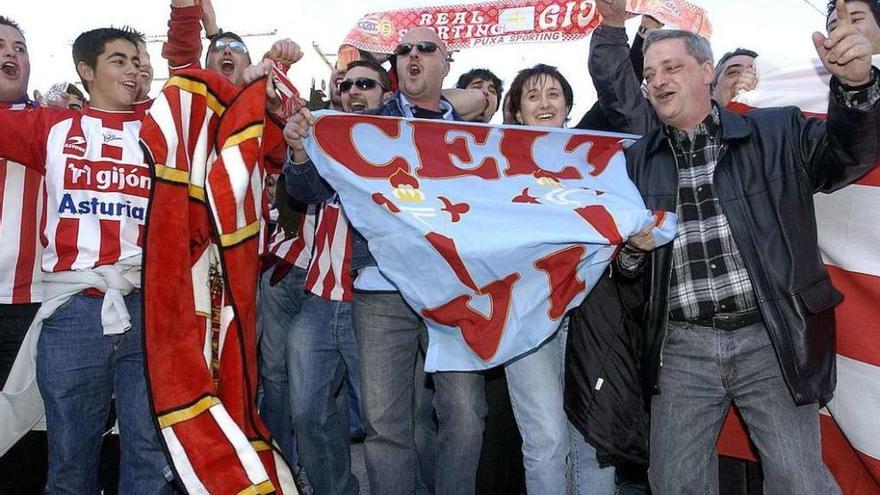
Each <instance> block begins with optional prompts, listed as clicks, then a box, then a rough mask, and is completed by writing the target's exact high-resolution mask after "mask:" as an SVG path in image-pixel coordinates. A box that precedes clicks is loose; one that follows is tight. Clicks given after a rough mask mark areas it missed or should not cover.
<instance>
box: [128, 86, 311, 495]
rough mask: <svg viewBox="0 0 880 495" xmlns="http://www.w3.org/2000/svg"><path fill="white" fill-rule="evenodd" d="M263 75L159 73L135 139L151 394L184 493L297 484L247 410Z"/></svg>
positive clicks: (284, 489) (253, 381)
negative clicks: (148, 189) (144, 155)
mask: <svg viewBox="0 0 880 495" xmlns="http://www.w3.org/2000/svg"><path fill="white" fill-rule="evenodd" d="M264 105H265V81H257V82H255V83H254V84H251V85H250V86H248V87H246V88H244V89H241V90H240V91H239V89H238V88H236V87H234V86H232V85H231V84H229V83H228V82H227V81H226V80H225V79H224V78H223V77H222V76H220V75H219V74H215V73H212V72H204V71H183V72H179V73H177V74H176V75H175V76H174V77H172V78H171V79H169V81H168V82H167V83H166V85H165V88H164V89H163V91H162V94H161V95H160V96H159V97H158V98H157V99H156V101H155V103H154V104H153V106H152V109H151V111H150V115H149V116H148V117H147V119H146V120H145V121H144V125H143V130H142V132H141V139H142V141H143V142H144V144H145V147H146V148H147V149H148V151H149V152H148V156H149V161H150V162H151V163H152V164H153V165H152V166H153V170H154V175H155V182H154V187H153V191H152V197H151V206H150V213H149V216H148V222H147V235H146V246H145V259H144V301H145V334H146V337H145V338H146V347H145V349H146V361H147V370H148V378H149V383H150V392H151V399H152V404H153V409H154V412H155V414H156V421H157V422H158V425H159V427H160V429H161V433H162V435H161V436H162V439H163V441H164V442H165V446H166V449H167V451H168V453H169V455H170V458H171V459H172V462H173V466H174V469H175V472H176V474H177V478H178V479H179V480H180V481H181V482H182V483H183V485H184V486H185V487H186V489H187V491H189V492H190V493H212V494H218V493H230V494H236V493H284V494H290V493H297V490H296V486H295V484H294V482H293V478H292V476H291V473H290V470H289V468H288V467H287V465H286V464H285V463H284V461H283V460H282V459H281V457H280V455H279V453H278V451H277V450H276V449H275V448H273V447H272V441H271V438H270V436H269V432H268V430H267V429H266V427H265V425H264V424H263V422H262V420H261V419H260V417H259V416H258V414H257V410H256V387H257V356H256V291H257V277H258V275H259V255H258V251H259V244H260V242H259V235H260V230H261V228H262V225H263V218H262V216H263V211H264V208H263V201H264V200H263V191H262V188H263V184H264V169H263V165H262V163H261V161H262V157H263V156H264V149H268V148H269V144H270V143H266V142H264V140H263V125H264Z"/></svg>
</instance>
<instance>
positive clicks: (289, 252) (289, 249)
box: [268, 205, 319, 270]
mask: <svg viewBox="0 0 880 495" xmlns="http://www.w3.org/2000/svg"><path fill="white" fill-rule="evenodd" d="M318 208H319V205H308V206H307V207H306V213H305V215H303V216H302V218H301V219H300V223H299V225H298V226H297V232H298V234H297V235H293V236H289V235H287V234H285V232H284V229H282V228H281V225H280V224H279V225H277V226H276V227H275V232H274V233H273V234H272V238H271V239H270V240H269V248H268V249H269V254H271V255H272V256H277V257H278V258H281V259H283V260H284V261H286V262H288V263H290V264H291V265H294V266H296V267H299V268H302V269H303V270H305V269H307V268H308V267H309V261H311V258H312V249H313V246H314V243H315V224H316V221H317V211H318Z"/></svg>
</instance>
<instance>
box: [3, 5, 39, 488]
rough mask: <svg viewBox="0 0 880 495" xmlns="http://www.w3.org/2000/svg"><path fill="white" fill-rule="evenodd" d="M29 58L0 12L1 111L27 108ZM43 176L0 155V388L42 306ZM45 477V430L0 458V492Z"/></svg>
mask: <svg viewBox="0 0 880 495" xmlns="http://www.w3.org/2000/svg"><path fill="white" fill-rule="evenodd" d="M29 75H30V58H29V56H28V49H27V41H25V37H24V33H23V32H22V31H21V29H20V28H19V26H18V24H16V23H15V21H13V20H12V19H8V18H6V17H2V16H0V109H13V110H27V109H30V108H33V107H34V103H33V102H31V101H30V100H28V98H27V85H28V76H29ZM42 190H43V177H42V176H41V175H40V173H39V172H37V171H35V170H31V169H29V168H27V167H25V166H23V165H21V164H20V163H17V162H15V161H11V160H5V159H3V158H0V239H3V242H2V243H0V389H2V388H3V385H4V384H5V383H6V378H7V377H8V376H9V371H10V370H11V369H12V363H13V361H15V356H16V354H17V353H18V350H19V347H20V346H21V342H22V340H23V339H24V336H25V333H27V329H28V327H29V326H30V324H31V321H32V320H33V319H34V315H35V314H36V313H37V309H38V308H39V307H40V301H42V292H41V288H40V255H41V252H42V248H41V246H40V241H39V225H40V224H39V222H40V215H41V211H42V206H43V201H42ZM45 478H46V434H45V433H44V432H38V431H33V432H30V433H28V434H27V435H26V436H25V437H24V438H23V439H22V440H21V441H20V442H19V443H18V444H17V445H16V447H15V448H14V449H13V450H10V451H9V452H7V453H6V455H4V456H3V457H2V458H0V493H22V492H29V493H30V492H38V491H40V490H42V484H43V483H44V481H45Z"/></svg>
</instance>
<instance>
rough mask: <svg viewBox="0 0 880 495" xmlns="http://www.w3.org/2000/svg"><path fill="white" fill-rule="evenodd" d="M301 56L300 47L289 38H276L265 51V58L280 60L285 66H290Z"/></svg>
mask: <svg viewBox="0 0 880 495" xmlns="http://www.w3.org/2000/svg"><path fill="white" fill-rule="evenodd" d="M302 57H303V52H302V49H301V48H300V47H299V45H298V44H296V43H295V42H294V41H292V40H290V39H289V38H285V39H283V40H278V41H276V42H275V43H272V48H270V49H269V51H268V52H267V53H266V55H265V58H270V59H272V60H275V61H277V62H281V63H282V64H284V65H286V66H291V65H293V64H295V63H297V62H299V59H301V58H302Z"/></svg>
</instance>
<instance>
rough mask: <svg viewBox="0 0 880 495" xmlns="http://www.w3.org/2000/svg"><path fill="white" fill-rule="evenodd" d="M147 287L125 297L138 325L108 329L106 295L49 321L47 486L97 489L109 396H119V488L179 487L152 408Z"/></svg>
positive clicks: (43, 364) (40, 363)
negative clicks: (114, 331)
mask: <svg viewBox="0 0 880 495" xmlns="http://www.w3.org/2000/svg"><path fill="white" fill-rule="evenodd" d="M141 303H142V300H141V294H140V293H135V294H130V295H128V296H126V297H125V305H126V307H127V308H128V313H129V315H130V316H131V329H130V330H129V331H127V332H125V333H123V334H120V335H104V333H103V329H102V327H101V304H102V299H101V298H99V297H89V296H84V295H82V294H80V295H76V296H73V297H72V298H70V300H69V301H67V302H66V303H64V304H63V305H62V306H61V307H59V308H58V310H57V311H56V312H55V314H54V315H52V316H51V317H50V318H48V319H46V320H45V321H44V322H43V331H42V333H41V334H40V339H39V342H38V343H37V383H38V385H39V387H40V393H41V394H42V396H43V402H44V404H45V407H46V427H47V434H48V440H49V473H48V481H47V484H46V493H48V494H57V493H70V494H76V495H85V494H95V493H98V492H99V490H100V487H99V483H98V464H99V460H100V453H101V441H102V435H103V433H104V429H105V427H106V423H107V416H108V412H109V407H110V401H111V399H112V398H113V396H114V394H115V397H116V415H117V418H118V421H119V439H120V444H121V462H120V468H119V493H121V494H133V495H139V494H143V493H151V494H152V493H157V494H162V493H172V485H171V484H170V483H169V482H168V479H170V478H171V476H172V475H171V469H170V467H169V465H168V461H167V459H166V458H165V454H164V452H163V451H162V447H161V445H160V443H159V436H158V432H157V430H156V426H155V424H154V422H153V416H152V414H151V411H150V403H149V395H148V392H147V380H146V376H145V372H144V369H145V368H144V353H143V321H142V319H141V318H142V317H141Z"/></svg>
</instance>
